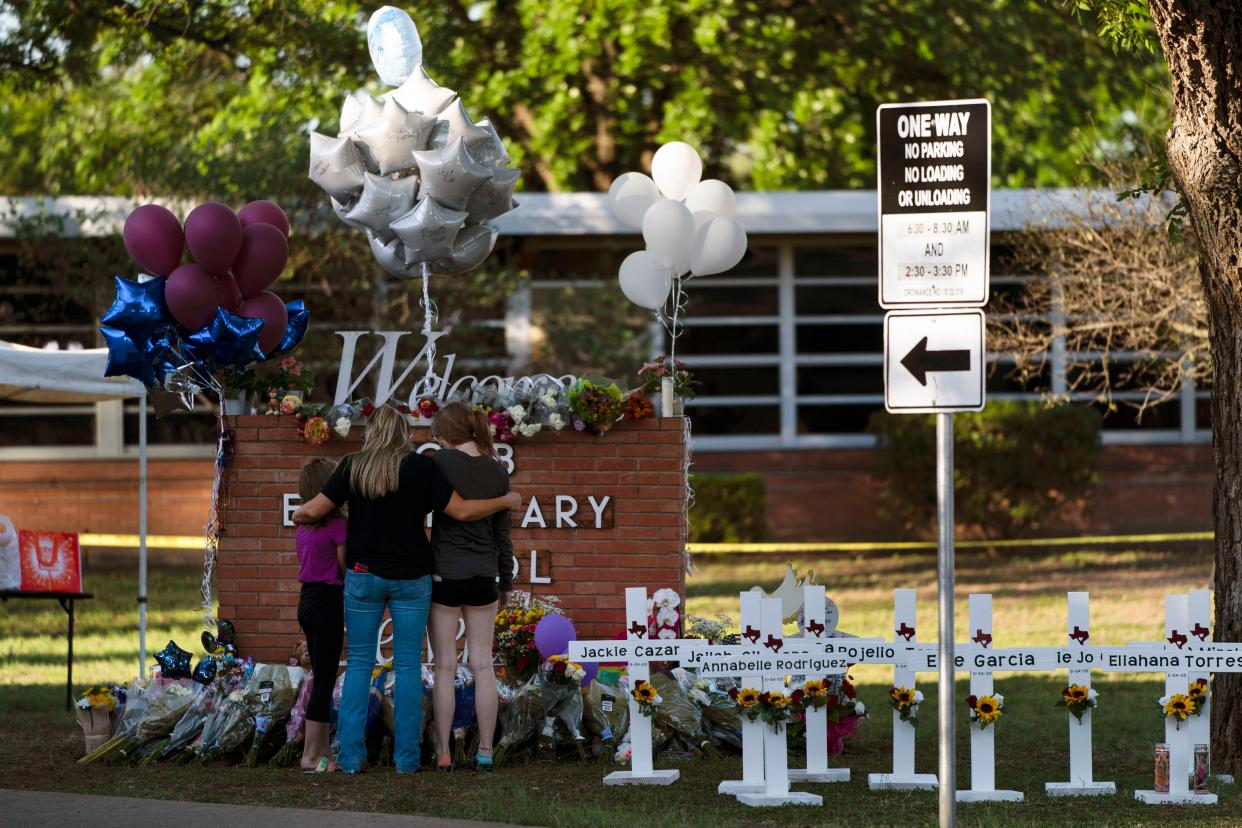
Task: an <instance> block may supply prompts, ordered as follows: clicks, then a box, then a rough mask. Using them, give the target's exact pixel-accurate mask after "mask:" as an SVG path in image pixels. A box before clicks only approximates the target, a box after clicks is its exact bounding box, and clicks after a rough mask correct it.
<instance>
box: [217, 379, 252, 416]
mask: <svg viewBox="0 0 1242 828" xmlns="http://www.w3.org/2000/svg"><path fill="white" fill-rule="evenodd" d="M218 379H219V380H220V409H221V413H222V414H224V415H225V416H241V415H243V414H246V413H248V411H249V409H248V408H247V405H248V404H249V402H250V395H251V394H252V393H253V392H254V390H255V382H256V380H257V378H256V377H255V374H254V371H247V370H237V369H230V370H227V371H221V372H220V374H219V377H218Z"/></svg>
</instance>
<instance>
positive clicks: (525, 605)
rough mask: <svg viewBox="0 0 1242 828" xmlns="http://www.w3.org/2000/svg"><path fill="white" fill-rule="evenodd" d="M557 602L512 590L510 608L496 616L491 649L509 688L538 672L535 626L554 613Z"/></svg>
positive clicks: (528, 679) (529, 678)
mask: <svg viewBox="0 0 1242 828" xmlns="http://www.w3.org/2000/svg"><path fill="white" fill-rule="evenodd" d="M556 611H557V606H556V600H555V599H552V598H536V597H535V596H533V595H531V594H530V593H528V592H524V591H522V590H515V591H514V593H513V598H512V599H511V602H510V606H509V607H506V608H505V609H503V610H501V611H500V612H498V613H497V614H496V625H495V629H496V636H495V640H494V642H493V644H492V650H493V652H494V653H495V654H496V657H497V658H498V659H499V660H500V663H501V664H502V665H503V667H504V678H505V681H506V682H507V683H508V684H509V685H510V686H517V685H519V684H523V683H525V682H528V681H530V680H531V679H532V678H533V677H534V675H535V672H536V671H537V670H538V669H539V664H540V658H539V649H538V648H537V647H536V646H535V625H536V624H538V623H539V619H541V618H543V617H544V616H545V615H547V614H548V613H549V612H556Z"/></svg>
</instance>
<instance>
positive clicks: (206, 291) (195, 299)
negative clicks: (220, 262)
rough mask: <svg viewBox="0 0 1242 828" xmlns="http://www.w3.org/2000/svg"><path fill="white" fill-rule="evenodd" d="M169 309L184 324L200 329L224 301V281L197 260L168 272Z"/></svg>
mask: <svg viewBox="0 0 1242 828" xmlns="http://www.w3.org/2000/svg"><path fill="white" fill-rule="evenodd" d="M164 301H165V302H166V303H167V304H168V311H169V313H171V314H172V316H173V319H176V320H177V321H178V322H179V323H181V325H182V326H184V327H186V328H189V329H190V330H192V331H197V330H198V329H199V328H201V327H203V326H205V325H206V324H207V323H208V322H210V321H211V319H212V317H214V316H215V315H216V308H217V307H218V306H219V305H220V283H219V282H217V281H216V280H215V279H213V278H212V276H211V274H210V273H208V272H207V271H206V270H204V269H203V268H202V267H201V266H199V265H196V264H194V263H192V262H191V263H189V264H183V265H181V267H179V268H177V269H176V270H174V271H173V272H172V273H170V274H168V281H167V282H166V283H165V284H164Z"/></svg>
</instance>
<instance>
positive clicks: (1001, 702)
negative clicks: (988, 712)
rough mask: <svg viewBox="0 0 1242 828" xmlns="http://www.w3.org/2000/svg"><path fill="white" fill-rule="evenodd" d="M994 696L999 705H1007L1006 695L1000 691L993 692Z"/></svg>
mask: <svg viewBox="0 0 1242 828" xmlns="http://www.w3.org/2000/svg"><path fill="white" fill-rule="evenodd" d="M992 698H994V699H996V703H997V704H998V705H999V706H1001V707H1004V706H1005V697H1004V696H1002V695H1001V694H1000V693H993V694H992Z"/></svg>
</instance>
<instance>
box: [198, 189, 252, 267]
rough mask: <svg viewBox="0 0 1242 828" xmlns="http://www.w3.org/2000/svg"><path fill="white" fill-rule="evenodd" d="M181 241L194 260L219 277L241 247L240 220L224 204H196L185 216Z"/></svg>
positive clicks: (212, 202)
mask: <svg viewBox="0 0 1242 828" xmlns="http://www.w3.org/2000/svg"><path fill="white" fill-rule="evenodd" d="M185 244H186V247H188V248H189V249H190V255H191V256H193V257H194V261H196V262H198V263H199V264H200V265H202V266H203V269H204V270H206V271H207V272H208V273H210V274H211V275H212V276H219V275H220V274H221V273H224V272H225V271H226V270H228V269H229V266H230V265H232V264H233V260H234V259H236V258H237V251H238V250H240V249H241V244H242V226H241V222H240V221H238V220H237V214H236V213H234V212H233V211H232V210H230V209H229V208H228V207H227V206H226V205H224V204H220V203H218V202H215V201H211V202H208V203H207V204H200V205H198V206H197V207H195V208H194V209H193V210H191V211H190V214H189V215H188V216H186V217H185Z"/></svg>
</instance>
